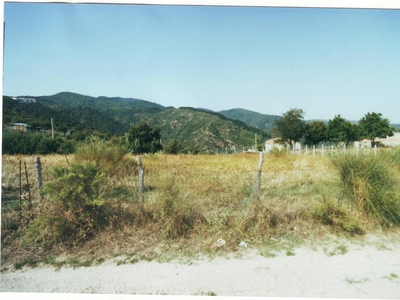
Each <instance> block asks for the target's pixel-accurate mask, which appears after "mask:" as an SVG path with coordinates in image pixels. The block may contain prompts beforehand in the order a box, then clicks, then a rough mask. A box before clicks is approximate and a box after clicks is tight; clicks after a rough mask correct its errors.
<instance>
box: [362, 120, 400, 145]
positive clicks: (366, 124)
mask: <svg viewBox="0 0 400 300" xmlns="http://www.w3.org/2000/svg"><path fill="white" fill-rule="evenodd" d="M358 123H359V125H360V134H361V136H362V138H366V139H369V140H371V146H373V145H374V141H375V139H376V138H386V137H387V136H393V132H394V130H395V129H394V128H392V127H390V123H389V119H384V118H382V114H381V113H375V112H373V113H367V114H366V115H365V116H364V117H363V118H362V119H361V120H360V121H359V122H358Z"/></svg>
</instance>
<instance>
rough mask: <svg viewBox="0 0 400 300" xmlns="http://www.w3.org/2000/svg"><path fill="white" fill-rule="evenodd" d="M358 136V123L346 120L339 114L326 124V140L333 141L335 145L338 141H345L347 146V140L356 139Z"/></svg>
mask: <svg viewBox="0 0 400 300" xmlns="http://www.w3.org/2000/svg"><path fill="white" fill-rule="evenodd" d="M359 136H360V135H359V129H358V125H357V124H353V123H351V122H350V121H347V120H346V119H344V118H342V117H341V116H340V115H337V116H335V118H333V119H332V120H329V122H328V125H327V126H326V138H327V140H328V141H330V142H333V143H335V145H336V146H337V145H338V144H339V143H340V142H343V143H345V144H346V146H347V145H348V144H349V142H351V141H356V140H358V139H359Z"/></svg>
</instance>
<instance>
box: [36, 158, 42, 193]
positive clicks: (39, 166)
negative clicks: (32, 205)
mask: <svg viewBox="0 0 400 300" xmlns="http://www.w3.org/2000/svg"><path fill="white" fill-rule="evenodd" d="M35 170H36V183H37V189H38V193H39V196H40V197H42V193H41V191H40V189H41V188H42V185H43V179H42V163H41V162H40V157H39V156H36V157H35Z"/></svg>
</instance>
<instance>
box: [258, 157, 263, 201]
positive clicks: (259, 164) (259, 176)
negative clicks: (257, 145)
mask: <svg viewBox="0 0 400 300" xmlns="http://www.w3.org/2000/svg"><path fill="white" fill-rule="evenodd" d="M263 162H264V153H263V152H260V160H259V161H258V170H257V199H259V198H260V188H261V170H262V165H263Z"/></svg>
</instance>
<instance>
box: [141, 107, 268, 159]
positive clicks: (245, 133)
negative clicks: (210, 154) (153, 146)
mask: <svg viewBox="0 0 400 300" xmlns="http://www.w3.org/2000/svg"><path fill="white" fill-rule="evenodd" d="M147 121H148V123H149V124H150V126H159V128H160V129H161V132H162V140H163V141H164V142H165V143H170V142H171V141H173V140H176V141H178V142H179V144H180V145H181V147H182V148H183V149H184V150H183V152H185V153H188V151H191V153H193V152H198V151H197V149H195V148H196V147H198V148H199V149H198V150H199V151H201V152H206V151H207V149H210V150H212V149H215V148H225V147H228V148H232V147H233V146H236V147H237V148H239V147H240V148H241V147H242V146H246V147H249V146H250V145H254V135H255V134H257V137H258V139H259V141H264V140H266V139H267V138H268V137H269V135H268V134H267V133H266V132H264V131H262V130H260V129H257V128H255V127H250V126H248V125H246V124H245V123H243V122H241V121H237V120H231V119H228V118H227V117H224V116H223V115H220V114H217V113H210V112H205V111H202V110H197V109H193V108H179V109H172V108H171V109H166V110H164V111H162V112H159V113H157V114H156V115H154V116H152V117H151V118H147Z"/></svg>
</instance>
